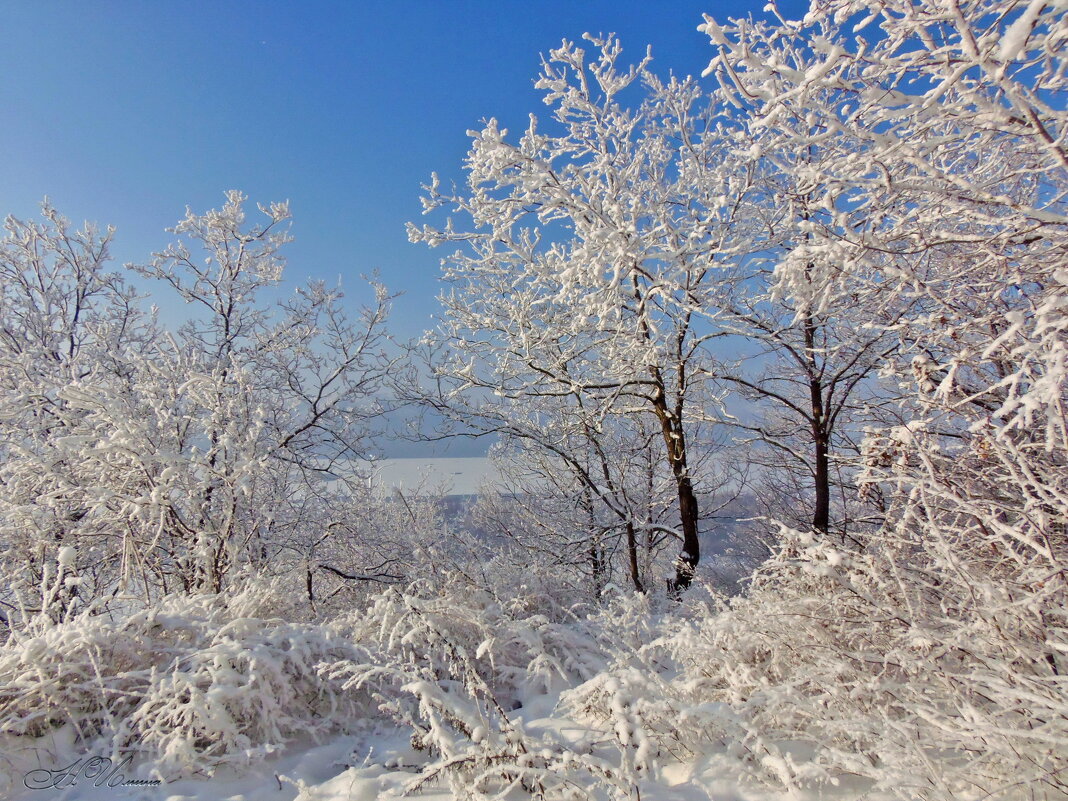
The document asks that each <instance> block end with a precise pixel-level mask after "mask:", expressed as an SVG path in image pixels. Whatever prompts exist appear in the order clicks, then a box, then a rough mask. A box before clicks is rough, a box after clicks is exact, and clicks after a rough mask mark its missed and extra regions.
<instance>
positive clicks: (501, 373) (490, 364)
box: [409, 39, 751, 589]
mask: <svg viewBox="0 0 1068 801" xmlns="http://www.w3.org/2000/svg"><path fill="white" fill-rule="evenodd" d="M591 42H592V43H593V45H594V46H595V47H596V52H595V54H594V55H593V57H592V58H591V59H590V60H589V61H587V57H586V54H585V52H584V51H583V50H582V49H581V48H579V47H577V46H575V45H574V44H572V43H569V42H565V43H564V44H563V45H562V46H561V47H560V48H558V49H556V50H553V51H552V52H551V54H550V58H549V60H548V61H546V62H545V64H544V69H543V72H542V75H541V77H540V79H539V81H538V83H537V85H538V87H539V88H541V89H542V90H544V92H545V102H546V103H547V104H548V105H550V106H552V107H553V109H554V111H553V118H552V120H551V121H550V123H549V129H550V130H551V132H545V131H544V130H543V128H542V127H541V124H540V123H539V122H538V120H537V119H536V118H535V117H533V116H532V117H531V122H530V126H529V127H528V129H527V130H526V131H525V132H524V133H523V134H522V136H520V137H519V140H518V142H516V143H514V144H513V143H510V142H509V141H508V138H507V131H505V130H502V129H501V128H500V127H499V126H498V124H497V122H496V121H494V120H490V121H489V122H488V123H487V125H486V127H485V128H484V129H483V130H481V131H476V132H472V136H473V145H472V149H471V152H470V154H469V156H468V159H467V162H466V165H465V166H466V170H467V173H468V180H467V186H466V188H464V189H454V190H452V191H447V190H444V189H443V188H442V187H441V186H440V184H439V182H438V181H437V179H435V180H434V182H433V183H432V184H431V185H430V186H429V187H427V191H428V196H427V197H426V198H425V200H424V204H425V207H426V209H427V211H428V212H431V211H436V210H439V209H443V208H451V209H453V210H454V211H455V212H456V213H458V214H460V215H461V219H462V220H463V223H462V224H459V223H457V222H456V221H454V220H453V219H451V218H450V219H449V220H448V222H447V223H446V224H445V225H444V226H443V227H439V228H433V227H429V226H426V227H423V228H417V227H415V226H411V227H410V229H409V233H410V237H411V238H412V239H413V240H414V241H422V242H426V243H428V244H430V245H441V244H444V243H452V242H455V243H460V244H461V245H462V246H463V247H462V248H461V249H460V250H458V251H456V252H455V253H454V254H452V255H450V256H448V257H446V259H445V260H444V265H445V279H446V281H448V282H449V284H450V285H451V291H450V292H449V293H448V294H446V295H445V296H444V297H443V303H444V307H445V315H444V320H443V323H442V325H441V327H440V329H439V331H437V332H436V333H434V334H432V335H431V339H432V340H433V341H434V342H435V343H437V347H438V352H439V353H441V354H442V355H441V357H440V358H438V359H436V360H434V362H433V364H432V370H433V374H434V378H435V380H436V381H437V382H438V383H437V387H438V389H439V390H440V391H438V392H437V393H436V398H435V399H433V400H432V401H431V402H433V403H435V404H436V405H437V407H438V408H439V410H440V411H442V412H444V413H445V414H450V413H451V414H454V415H457V416H462V417H465V418H467V419H468V421H475V422H476V424H477V423H478V421H482V422H481V424H482V425H484V426H486V427H488V428H490V429H493V430H497V431H499V432H501V433H505V434H511V435H514V436H519V437H526V438H529V439H531V440H533V441H536V442H537V443H538V444H539V445H540V446H541V447H546V448H549V449H550V450H551V449H552V448H554V447H557V448H559V447H561V446H562V441H561V440H556V439H553V440H552V441H549V440H547V439H546V438H545V437H544V436H540V435H539V434H538V433H537V432H536V431H535V430H534V429H535V427H534V426H532V425H530V423H531V422H532V421H531V420H529V418H528V408H527V404H528V403H530V402H531V401H532V399H538V398H545V397H552V398H559V399H568V402H567V404H566V408H565V405H564V404H563V403H561V405H560V408H559V409H558V410H557V411H556V412H554V413H555V414H558V415H561V416H565V417H569V418H572V419H575V420H578V419H581V420H583V421H585V422H583V423H582V425H588V426H590V427H591V428H592V429H596V427H597V426H598V425H599V422H598V421H599V420H602V419H606V418H607V417H609V416H611V415H627V416H644V417H648V418H649V419H650V420H651V421H652V422H653V424H654V425H655V427H656V428H657V429H658V430H659V433H660V440H661V446H660V447H661V454H662V459H663V463H664V464H665V466H666V467H667V468H668V470H669V472H670V474H671V476H672V480H673V482H674V494H675V498H676V514H677V520H678V528H677V533H678V537H679V540H680V542H681V550H680V554H679V557H678V560H677V569H676V575H675V578H674V579H673V582H672V584H673V586H674V587H675V588H676V589H681V588H684V587H686V586H687V585H688V584H689V583H690V582H691V580H692V578H693V575H694V568H695V567H696V566H697V563H698V561H699V559H700V542H699V525H700V519H701V512H700V510H699V508H698V493H697V492H696V491H695V488H694V476H693V471H692V467H691V463H692V462H693V459H694V452H695V449H699V448H700V447H701V445H700V443H694V442H693V441H692V439H691V438H692V436H693V431H694V425H695V423H697V422H698V421H700V420H702V419H707V418H708V417H710V416H711V415H712V414H713V412H714V410H715V408H716V406H717V401H716V399H715V397H714V393H713V392H712V389H711V386H710V384H709V376H710V375H711V374H712V371H711V370H710V369H709V365H710V363H711V360H712V356H711V353H710V349H709V344H710V342H711V340H712V339H713V338H714V336H715V330H714V329H713V328H712V327H710V326H709V325H707V324H706V320H705V318H704V317H703V313H704V310H705V308H706V307H707V305H708V297H709V294H710V292H711V289H712V287H713V285H714V282H715V277H716V267H717V262H718V261H719V260H722V259H729V258H733V257H735V256H736V255H737V252H738V251H739V249H740V248H744V247H745V246H746V245H747V242H748V238H747V231H748V230H749V229H750V227H751V226H750V225H749V223H748V222H747V220H746V216H745V214H743V213H742V208H743V205H744V204H743V202H742V201H743V199H744V197H745V194H746V188H747V185H748V182H749V178H750V176H749V171H748V169H747V167H746V166H745V165H739V164H738V163H737V162H736V161H735V160H732V159H728V158H725V155H726V154H727V150H728V149H727V148H726V147H725V146H724V137H723V135H722V130H721V129H722V124H721V122H720V121H719V120H720V111H721V109H720V108H719V107H718V106H717V105H716V104H715V103H714V102H710V101H709V98H708V97H707V96H706V95H705V94H704V93H703V92H702V90H701V89H700V88H699V87H698V85H697V83H696V82H695V81H693V80H685V81H680V80H676V79H674V78H672V79H671V80H669V81H667V82H662V81H660V80H659V79H658V78H656V77H655V76H654V75H653V74H652V73H651V72H650V71H649V69H648V61H649V60H648V58H647V59H645V60H644V61H642V62H641V63H640V64H638V65H637V66H635V67H632V68H630V69H625V70H624V69H621V68H620V67H618V66H617V61H618V59H619V56H620V52H621V51H620V47H619V45H618V43H617V42H615V41H612V40H610V39H606V40H601V39H591ZM642 85H643V86H642ZM643 90H644V95H645V97H644V99H642V98H641V95H640V94H639V93H640V92H642V91H643ZM631 96H633V98H634V101H635V102H633V103H628V99H629V98H630V97H631ZM476 407H477V408H476ZM540 413H542V409H541V407H539V408H538V410H537V412H536V413H534V414H540ZM576 461H582V462H585V456H580V457H579V459H578V460H576ZM587 483H588V486H589V488H590V490H591V491H592V492H593V493H594V494H595V495H598V494H599V493H601V490H602V487H603V486H604V483H603V482H602V481H600V480H599V479H596V478H593V477H591V478H590V479H587Z"/></svg>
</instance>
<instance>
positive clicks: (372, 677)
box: [324, 584, 631, 798]
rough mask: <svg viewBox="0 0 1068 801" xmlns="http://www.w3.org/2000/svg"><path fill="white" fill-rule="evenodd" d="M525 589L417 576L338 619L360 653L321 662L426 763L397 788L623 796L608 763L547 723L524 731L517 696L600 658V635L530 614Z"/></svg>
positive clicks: (550, 685) (591, 673)
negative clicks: (406, 731) (434, 583)
mask: <svg viewBox="0 0 1068 801" xmlns="http://www.w3.org/2000/svg"><path fill="white" fill-rule="evenodd" d="M539 603H540V601H539V599H537V598H535V597H522V596H519V597H514V598H511V599H509V600H508V601H504V602H502V601H500V600H499V599H497V598H495V597H494V596H493V595H491V594H490V593H488V592H486V591H484V590H478V589H476V588H474V587H470V586H456V585H455V584H454V585H452V586H446V587H431V586H430V585H427V584H421V585H419V584H417V585H413V586H410V587H408V588H407V589H406V590H403V591H402V590H397V589H391V590H387V591H386V592H384V593H382V594H381V595H379V596H378V597H377V598H376V599H375V602H374V604H373V605H372V606H371V608H369V609H368V610H367V611H366V612H365V613H361V614H360V615H359V616H356V617H353V618H351V619H350V620H349V621H348V623H347V625H348V626H349V627H350V629H349V630H350V636H351V637H352V638H353V641H354V642H357V643H359V644H360V645H361V646H362V647H364V648H366V649H367V656H366V659H365V661H363V662H360V661H355V662H354V661H339V662H337V663H335V664H333V665H331V666H329V667H324V671H325V673H326V675H327V676H329V678H330V679H331V680H337V679H342V678H343V679H345V680H346V681H345V685H344V687H345V688H346V689H350V688H355V689H358V690H360V691H362V692H366V693H370V694H371V695H372V696H373V697H374V699H375V700H376V701H377V702H378V703H379V709H380V710H381V711H382V712H384V713H386V714H387V715H389V716H390V717H391V718H392V719H393V720H395V721H397V722H398V723H401V724H402V725H404V726H405V727H408V728H410V729H411V731H412V745H413V746H414V747H415V748H416V749H417V750H419V751H425V752H427V754H428V757H429V761H428V762H427V763H426V764H425V765H423V766H422V769H421V771H420V772H419V774H418V775H417V777H416V778H415V779H414V780H413V782H412V784H411V786H410V788H409V789H413V790H414V789H416V788H419V787H423V786H425V785H428V784H432V783H445V784H447V785H448V786H449V787H450V788H452V789H453V790H454V791H456V792H460V791H461V790H462V791H463V793H464V794H465V795H463V797H465V798H497V797H504V795H506V794H507V793H508V792H509V791H510V790H512V789H514V788H521V789H522V790H523V791H524V792H527V793H530V794H532V795H533V796H536V797H551V798H570V797H575V798H587V797H598V796H596V795H595V796H590V795H588V794H586V793H587V790H589V787H590V786H591V783H592V784H597V785H598V786H600V788H601V790H600V791H599V792H608V793H610V796H611V797H627V793H629V791H630V788H631V784H630V782H629V779H628V777H627V774H626V773H625V772H624V771H621V770H620V768H619V766H618V760H612V759H610V758H604V757H600V756H592V755H588V754H579V753H576V752H575V751H574V749H573V748H572V747H571V746H569V745H568V744H567V743H566V742H564V741H563V740H561V739H560V738H559V737H558V736H555V735H554V734H553V733H551V732H540V733H530V732H528V731H527V728H526V726H525V725H524V723H523V722H522V720H521V719H520V715H521V712H522V709H523V704H524V703H525V702H527V701H528V700H529V699H531V698H534V697H537V696H539V695H547V694H548V695H551V694H553V693H555V692H556V691H559V690H562V689H564V688H567V687H570V686H573V685H575V684H577V683H581V682H584V681H587V680H591V679H594V678H595V677H596V676H597V675H599V673H600V672H601V671H602V670H603V669H604V668H605V666H606V651H605V643H604V642H603V641H602V639H603V638H602V634H603V632H602V631H601V629H600V626H599V625H598V623H597V622H596V621H595V620H594V619H592V618H590V619H579V618H577V617H573V618H572V619H571V620H565V621H554V620H552V619H550V618H549V617H548V616H546V615H545V614H540V613H534V614H531V613H530V608H531V607H536V606H538V605H539Z"/></svg>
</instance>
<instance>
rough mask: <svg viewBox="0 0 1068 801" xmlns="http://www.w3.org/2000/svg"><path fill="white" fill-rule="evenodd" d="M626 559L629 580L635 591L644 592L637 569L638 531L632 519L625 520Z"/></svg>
mask: <svg viewBox="0 0 1068 801" xmlns="http://www.w3.org/2000/svg"><path fill="white" fill-rule="evenodd" d="M627 559H628V561H629V562H630V580H631V581H632V582H633V583H634V589H635V591H636V592H645V587H644V586H643V585H642V577H641V573H640V572H639V570H638V532H637V531H636V530H635V528H634V521H633V520H628V521H627Z"/></svg>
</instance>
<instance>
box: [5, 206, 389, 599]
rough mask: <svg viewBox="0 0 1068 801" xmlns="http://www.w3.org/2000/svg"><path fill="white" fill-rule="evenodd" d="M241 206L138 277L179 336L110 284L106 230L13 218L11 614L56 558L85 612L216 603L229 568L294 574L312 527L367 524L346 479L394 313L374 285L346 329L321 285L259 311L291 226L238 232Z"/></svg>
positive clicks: (196, 218)
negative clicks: (156, 287) (203, 597)
mask: <svg viewBox="0 0 1068 801" xmlns="http://www.w3.org/2000/svg"><path fill="white" fill-rule="evenodd" d="M244 200H245V198H244V197H243V196H242V195H240V194H239V193H237V192H231V193H229V194H228V196H227V203H226V205H225V206H224V207H223V208H222V209H219V210H216V211H211V212H208V213H207V214H204V215H196V214H193V213H192V212H189V213H187V215H186V217H185V219H184V220H182V222H180V223H179V225H178V226H177V227H176V228H175V229H174V232H175V233H176V234H178V235H179V237H181V239H180V240H179V242H177V243H176V244H174V245H172V246H171V247H169V248H168V249H166V250H165V251H163V252H162V253H160V254H158V255H157V256H156V258H155V259H154V260H153V261H152V262H151V264H149V265H148V266H145V267H141V268H138V269H139V271H140V272H141V273H142V274H143V275H146V276H150V277H154V278H158V279H162V280H163V281H165V282H166V283H168V284H169V285H170V287H171V288H172V289H173V290H174V291H175V292H176V293H177V294H178V296H179V297H180V298H181V299H182V300H184V301H186V302H187V303H189V304H190V306H191V308H192V309H193V313H192V315H191V317H190V319H189V320H188V321H187V322H186V323H185V324H183V325H182V326H181V328H180V329H179V330H178V331H177V332H175V333H166V332H164V331H162V330H161V329H160V328H159V326H157V325H156V324H155V322H154V320H153V318H152V317H151V316H149V315H145V314H144V313H143V312H141V311H140V310H139V307H138V306H137V298H136V297H135V295H134V293H133V292H132V291H130V290H129V289H128V287H127V285H126V284H125V283H124V282H123V281H122V279H121V277H119V276H118V275H115V274H111V273H107V272H106V271H105V266H104V265H105V262H106V260H107V244H108V241H109V239H110V232H109V233H108V234H106V235H103V236H101V235H99V234H97V233H96V232H94V231H93V230H92V229H89V228H87V229H86V230H85V231H83V232H79V233H77V234H74V233H71V232H70V231H69V228H68V226H67V224H66V223H65V221H63V220H62V219H61V218H60V217H58V215H56V214H55V212H53V211H52V210H51V208H50V207H48V206H46V208H45V216H46V222H45V223H44V224H43V225H42V224H26V223H19V222H17V221H14V220H9V222H8V232H9V233H8V236H7V238H6V239H5V240H4V242H3V247H2V254H3V255H2V265H3V269H4V271H5V274H6V280H5V281H4V282H3V287H4V288H3V306H2V308H0V314H2V320H0V329H2V331H3V341H2V343H0V346H2V352H0V358H2V359H3V371H2V373H3V381H4V386H3V392H4V395H5V397H4V402H3V404H2V405H3V409H4V411H3V418H2V420H0V447H2V449H3V452H4V456H5V459H4V464H3V467H2V472H0V481H2V485H0V486H2V489H3V492H2V493H0V542H2V543H3V547H4V552H3V554H4V555H3V569H4V573H5V575H6V576H8V577H10V579H11V580H10V581H9V582H8V583H6V584H5V588H4V589H5V598H4V601H5V602H6V603H7V604H9V611H13V610H14V609H15V608H17V607H19V606H20V603H21V602H20V601H19V600H18V599H19V598H22V599H23V600H24V601H25V600H26V599H31V600H29V601H27V602H26V603H22V604H21V605H22V606H24V607H25V608H26V609H27V611H28V612H33V611H34V602H33V601H32V597H33V596H34V594H35V593H36V594H38V595H39V593H38V591H37V587H38V586H39V584H40V581H41V578H42V577H43V571H44V570H45V565H46V564H52V563H54V561H55V559H56V555H57V552H58V549H64V548H65V549H67V550H68V552H69V553H71V554H73V557H72V559H73V562H72V564H70V565H68V570H67V572H68V575H69V576H70V577H71V581H72V585H71V586H74V587H79V589H80V591H81V592H82V593H83V595H84V596H85V597H87V598H97V597H101V596H105V595H109V594H113V593H116V592H126V593H131V592H132V593H136V594H139V595H141V596H143V597H152V596H154V595H156V594H157V593H161V592H168V591H176V590H177V591H185V592H217V591H219V590H220V589H221V588H222V587H223V586H225V585H226V584H227V581H228V577H231V576H232V575H233V574H234V573H235V571H236V572H240V573H242V574H245V575H247V574H252V573H261V572H266V573H273V572H276V571H280V570H285V569H289V568H292V567H293V565H302V564H304V563H307V562H308V560H310V559H312V551H313V550H314V549H313V543H316V542H318V541H319V540H320V539H321V537H322V536H323V533H324V531H330V530H332V529H334V528H336V527H337V526H339V525H341V524H342V523H344V524H345V526H347V528H346V531H351V530H352V528H353V527H355V526H356V525H357V521H360V520H363V519H364V518H365V517H366V515H364V514H363V512H362V509H363V507H365V506H366V505H367V504H368V503H369V498H368V497H367V490H366V488H365V487H363V484H362V483H361V482H357V481H353V480H352V479H353V477H354V476H353V474H352V471H351V466H352V464H354V460H355V459H356V457H358V456H360V455H362V454H363V452H364V451H363V449H364V448H365V447H366V446H367V444H368V439H367V437H368V434H369V429H368V426H367V418H368V415H370V414H373V413H374V411H375V406H374V403H375V401H374V397H375V393H376V391H377V389H378V387H379V385H380V384H381V381H382V378H383V376H384V374H385V372H386V370H387V369H388V366H389V363H390V362H389V360H388V359H387V358H386V357H385V356H384V355H383V353H382V349H381V345H382V343H383V337H384V328H383V326H384V321H385V314H386V310H387V308H388V303H389V298H388V296H387V294H386V292H385V290H384V289H383V288H382V287H380V286H378V285H374V290H375V301H374V303H373V304H372V306H370V307H369V308H367V309H365V310H363V311H362V312H361V313H360V316H359V317H358V318H356V319H351V318H350V317H349V315H348V314H347V313H346V312H345V310H344V309H343V307H342V306H341V303H340V298H341V295H340V292H337V291H333V290H328V289H326V288H325V287H323V286H322V285H321V284H312V285H309V286H308V287H307V288H304V289H301V290H299V291H298V292H297V293H296V294H295V295H294V296H293V297H292V298H290V299H286V300H282V301H280V302H279V303H278V304H277V305H276V306H272V305H270V304H268V303H266V302H265V301H264V299H263V298H262V297H261V296H260V295H261V294H262V290H263V289H264V288H266V287H270V286H273V285H275V284H277V283H278V281H279V279H280V275H281V269H282V266H283V263H284V262H283V259H282V256H281V254H280V252H279V250H280V248H281V247H282V246H283V245H284V244H285V243H286V242H287V241H288V240H289V236H288V233H286V231H285V226H286V221H287V219H288V217H289V212H288V209H287V208H286V206H285V205H284V204H274V205H271V206H270V207H266V208H263V209H262V211H263V212H264V214H265V216H266V223H265V224H263V225H249V224H247V223H246V220H245V213H244V210H243V202H244ZM198 249H199V251H200V252H198ZM330 471H334V472H333V473H331V472H330ZM318 552H319V553H321V552H322V549H321V548H320V549H319V551H318ZM372 558H373V557H372ZM27 564H28V566H29V568H30V569H29V570H28V571H27V570H26V567H27ZM368 566H369V565H368ZM312 567H313V569H316V570H318V569H319V566H318V564H316V565H313V566H312ZM334 567H335V568H336V569H337V570H339V571H340V572H343V573H346V574H354V573H360V572H361V571H360V570H358V569H356V568H354V567H353V566H352V565H335V566H334ZM360 567H363V565H361V566H360ZM298 572H299V571H298ZM75 574H76V575H75ZM38 611H40V610H38Z"/></svg>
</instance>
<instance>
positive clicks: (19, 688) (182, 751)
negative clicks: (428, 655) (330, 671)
mask: <svg viewBox="0 0 1068 801" xmlns="http://www.w3.org/2000/svg"><path fill="white" fill-rule="evenodd" d="M277 603H278V601H277V599H276V598H275V597H274V593H273V592H272V591H270V589H269V588H264V587H262V586H254V587H252V588H250V589H248V590H246V591H244V592H241V593H238V594H236V595H201V596H181V595H172V596H167V597H164V598H163V599H161V600H160V601H159V602H158V603H156V604H153V605H152V606H149V607H142V608H138V609H131V610H126V611H116V612H112V613H110V614H91V613H90V612H84V613H82V614H80V615H77V616H74V617H72V618H70V619H69V620H66V621H63V622H60V623H56V624H52V625H41V626H39V627H38V628H37V629H36V630H34V631H29V632H15V633H14V634H13V635H12V636H11V638H10V639H9V640H8V641H7V642H6V643H5V644H4V645H3V646H0V738H4V739H6V740H7V741H8V743H9V745H11V746H12V749H11V750H12V752H14V751H15V750H16V749H15V747H14V744H15V742H16V740H15V739H13V738H16V737H20V736H26V737H36V736H40V735H42V734H45V733H47V732H49V731H51V730H53V729H56V728H58V727H61V726H64V725H66V724H70V725H72V726H73V727H74V729H75V731H76V733H77V736H78V739H79V741H80V742H82V743H83V745H86V746H87V744H89V743H96V744H97V746H98V747H102V748H103V749H104V750H106V751H110V752H112V753H118V752H119V751H122V752H124V753H129V752H131V751H133V752H140V753H141V754H142V755H143V756H144V757H146V758H148V759H149V760H151V762H152V763H153V764H154V766H155V768H156V770H157V771H158V773H159V774H160V775H163V776H169V777H173V776H177V775H180V774H189V773H198V772H200V773H210V772H212V771H213V770H214V769H216V768H217V767H219V766H221V765H230V766H241V765H247V764H249V763H251V762H253V761H255V760H257V759H260V758H262V757H263V756H265V755H266V754H269V753H271V752H272V751H274V750H276V749H278V748H279V747H281V746H282V745H284V744H285V743H286V742H287V741H288V740H289V739H290V738H292V737H293V736H294V735H296V734H298V733H300V734H311V735H312V736H319V735H323V734H326V733H328V732H330V731H333V730H336V729H338V728H339V727H342V726H344V724H345V722H346V721H349V720H352V719H354V718H355V717H357V716H359V715H360V714H361V713H362V712H364V711H365V709H366V705H365V704H364V703H363V702H362V701H361V700H360V698H359V697H358V695H357V694H354V693H352V692H348V691H346V690H343V689H342V687H341V682H339V681H333V680H331V679H329V678H328V677H326V676H325V675H323V674H321V673H320V672H318V671H317V666H318V665H319V664H320V663H323V662H334V661H336V660H339V659H353V658H357V657H358V656H359V654H358V648H357V647H356V646H354V645H353V644H352V643H351V642H350V641H348V640H346V639H345V638H343V637H342V636H341V635H340V634H338V633H336V632H331V631H330V630H329V629H327V628H325V627H322V626H319V625H313V624H297V623H290V622H287V621H285V620H282V619H279V618H271V617H263V616H261V615H262V614H263V612H264V611H268V612H269V611H270V607H271V606H272V605H275V604H277Z"/></svg>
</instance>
